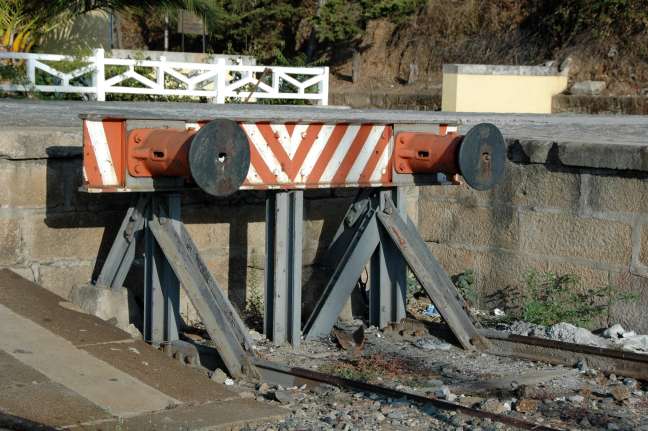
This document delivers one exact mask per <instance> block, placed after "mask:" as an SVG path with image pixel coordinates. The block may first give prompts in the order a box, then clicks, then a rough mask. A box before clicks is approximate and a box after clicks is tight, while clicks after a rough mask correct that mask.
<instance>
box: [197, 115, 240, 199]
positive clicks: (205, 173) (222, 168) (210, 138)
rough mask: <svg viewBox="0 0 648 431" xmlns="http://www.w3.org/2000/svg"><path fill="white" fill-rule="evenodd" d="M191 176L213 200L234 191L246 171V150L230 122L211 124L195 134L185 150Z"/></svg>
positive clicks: (235, 126) (235, 125) (220, 121)
mask: <svg viewBox="0 0 648 431" xmlns="http://www.w3.org/2000/svg"><path fill="white" fill-rule="evenodd" d="M189 167H190V169H191V176H192V177H193V179H194V181H195V182H196V184H198V186H199V187H200V188H201V189H203V190H204V191H205V192H206V193H209V194H210V195H213V196H228V195H231V194H232V193H234V192H236V191H238V189H239V187H240V186H241V184H243V181H244V180H245V177H246V176H247V173H248V170H249V169H250V146H249V144H248V139H247V136H246V135H245V132H244V131H243V130H242V129H241V127H240V126H239V125H238V124H237V123H236V122H235V121H232V120H213V121H210V122H209V123H207V124H206V125H204V126H203V127H201V128H200V130H198V132H197V133H196V135H195V136H194V138H193V141H192V142H191V148H190V149H189Z"/></svg>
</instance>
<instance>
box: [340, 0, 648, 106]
mask: <svg viewBox="0 0 648 431" xmlns="http://www.w3.org/2000/svg"><path fill="white" fill-rule="evenodd" d="M356 46H357V48H358V49H359V50H360V52H361V58H362V62H361V65H362V67H361V76H362V79H361V82H359V84H358V85H356V86H354V87H372V88H374V89H376V88H392V87H398V84H399V83H403V82H405V81H406V80H407V78H408V75H409V71H410V64H416V65H417V68H418V73H419V77H418V80H417V84H416V87H435V86H438V85H439V84H440V83H441V70H442V65H443V64H444V63H486V64H520V65H535V64H545V63H547V62H555V64H556V65H560V64H561V63H562V62H563V61H565V60H566V59H567V58H571V64H572V66H571V67H570V77H571V79H572V80H577V81H578V80H589V79H591V80H604V81H606V82H607V83H608V89H607V90H606V91H607V93H609V94H615V95H637V94H642V92H644V93H645V92H646V90H648V1H646V0H592V1H587V0H562V1H555V0H526V1H524V0H523V1H515V0H491V1H478V0H466V1H457V0H429V1H427V2H425V5H424V6H422V7H421V8H420V9H418V10H417V12H416V13H415V14H413V15H411V16H408V17H407V19H405V20H400V21H397V22H394V21H393V20H388V19H380V20H371V21H368V22H367V26H366V28H365V30H364V31H363V34H362V37H361V39H360V40H359V41H358V42H357V45H356ZM338 64H339V67H338V68H337V70H338V71H339V73H340V75H341V76H342V77H344V76H346V75H349V74H350V70H351V68H350V61H349V59H348V58H346V59H345V58H344V57H341V58H339V59H338ZM343 79H344V78H343ZM342 85H345V84H342Z"/></svg>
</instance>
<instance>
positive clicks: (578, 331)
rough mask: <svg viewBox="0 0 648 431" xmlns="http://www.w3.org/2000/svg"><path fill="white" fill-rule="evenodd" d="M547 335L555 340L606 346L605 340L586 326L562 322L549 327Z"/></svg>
mask: <svg viewBox="0 0 648 431" xmlns="http://www.w3.org/2000/svg"><path fill="white" fill-rule="evenodd" d="M547 336H548V337H549V338H551V339H553V340H559V341H565V342H567V343H576V344H585V345H588V346H596V347H604V346H605V345H606V343H605V340H603V339H602V338H600V337H598V336H596V335H594V334H592V333H591V332H590V331H588V330H587V329H585V328H579V327H577V326H574V325H572V324H569V323H565V322H561V323H556V324H555V325H553V326H550V327H549V328H548V329H547Z"/></svg>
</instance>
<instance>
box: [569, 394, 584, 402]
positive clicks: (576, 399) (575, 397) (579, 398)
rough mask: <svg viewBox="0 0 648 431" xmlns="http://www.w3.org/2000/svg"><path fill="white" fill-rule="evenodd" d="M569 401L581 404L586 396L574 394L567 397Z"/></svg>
mask: <svg viewBox="0 0 648 431" xmlns="http://www.w3.org/2000/svg"><path fill="white" fill-rule="evenodd" d="M567 401H569V402H570V403H574V404H580V403H582V402H583V401H585V397H584V396H582V395H572V396H570V397H567Z"/></svg>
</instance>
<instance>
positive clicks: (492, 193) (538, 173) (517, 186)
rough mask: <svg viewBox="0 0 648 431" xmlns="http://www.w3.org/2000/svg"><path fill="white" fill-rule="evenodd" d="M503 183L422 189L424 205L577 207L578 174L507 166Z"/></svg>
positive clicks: (514, 165)
mask: <svg viewBox="0 0 648 431" xmlns="http://www.w3.org/2000/svg"><path fill="white" fill-rule="evenodd" d="M506 168H507V171H506V175H505V176H504V179H503V180H502V183H500V184H499V185H498V186H496V187H495V188H494V189H492V190H487V191H478V190H474V189H472V188H470V187H468V186H467V185H465V184H462V185H459V186H452V185H451V186H430V187H423V188H421V192H420V194H421V202H423V201H426V200H440V201H448V200H454V201H456V202H458V203H460V204H461V205H464V206H477V205H481V206H484V205H487V206H511V205H512V206H523V207H532V208H560V209H571V208H577V207H578V203H579V195H580V181H579V177H578V175H577V174H576V173H569V172H553V171H550V170H548V169H547V168H546V166H544V165H535V164H533V165H519V164H516V163H511V162H509V163H507V167H506Z"/></svg>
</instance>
